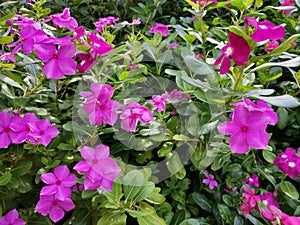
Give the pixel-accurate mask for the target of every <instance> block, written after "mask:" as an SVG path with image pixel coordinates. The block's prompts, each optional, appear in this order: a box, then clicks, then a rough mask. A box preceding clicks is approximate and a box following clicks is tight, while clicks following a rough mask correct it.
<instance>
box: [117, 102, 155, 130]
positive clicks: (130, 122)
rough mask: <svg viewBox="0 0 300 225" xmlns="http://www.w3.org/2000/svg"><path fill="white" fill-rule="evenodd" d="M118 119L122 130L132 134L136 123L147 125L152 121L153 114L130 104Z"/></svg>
mask: <svg viewBox="0 0 300 225" xmlns="http://www.w3.org/2000/svg"><path fill="white" fill-rule="evenodd" d="M120 119H121V128H122V129H124V130H127V131H131V132H134V131H135V130H136V126H137V123H138V121H141V122H142V123H143V124H148V123H149V122H150V121H151V120H152V119H153V114H152V112H151V111H150V110H149V109H148V108H147V107H146V106H142V105H140V104H139V103H136V102H130V103H128V106H127V107H126V109H124V111H123V112H122V114H121V116H120Z"/></svg>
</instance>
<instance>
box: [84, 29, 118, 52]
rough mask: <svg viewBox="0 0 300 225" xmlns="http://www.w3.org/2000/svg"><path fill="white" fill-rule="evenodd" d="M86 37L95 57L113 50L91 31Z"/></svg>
mask: <svg viewBox="0 0 300 225" xmlns="http://www.w3.org/2000/svg"><path fill="white" fill-rule="evenodd" d="M88 38H89V39H90V41H91V43H90V44H88V46H90V47H91V48H92V49H91V50H90V53H91V55H92V57H96V56H97V55H104V54H106V53H108V52H110V51H112V50H113V47H111V46H110V45H109V44H107V43H106V42H105V41H104V40H102V39H99V38H98V37H97V35H96V34H95V33H93V32H92V31H91V32H90V33H89V34H88Z"/></svg>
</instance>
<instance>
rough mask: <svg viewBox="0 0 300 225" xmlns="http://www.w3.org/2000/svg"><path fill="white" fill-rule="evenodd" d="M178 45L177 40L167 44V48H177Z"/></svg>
mask: <svg viewBox="0 0 300 225" xmlns="http://www.w3.org/2000/svg"><path fill="white" fill-rule="evenodd" d="M178 46H179V43H178V42H175V43H171V44H168V48H169V49H172V48H177V47H178Z"/></svg>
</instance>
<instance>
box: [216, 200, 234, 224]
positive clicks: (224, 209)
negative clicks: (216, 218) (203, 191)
mask: <svg viewBox="0 0 300 225" xmlns="http://www.w3.org/2000/svg"><path fill="white" fill-rule="evenodd" d="M218 208H219V212H220V215H221V217H222V218H223V219H224V220H225V221H226V223H227V224H230V218H231V211H230V209H229V208H228V206H226V205H224V204H220V205H218Z"/></svg>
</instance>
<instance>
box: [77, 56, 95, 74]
mask: <svg viewBox="0 0 300 225" xmlns="http://www.w3.org/2000/svg"><path fill="white" fill-rule="evenodd" d="M76 56H77V57H78V58H79V59H81V62H80V63H78V64H77V68H78V71H79V72H80V73H85V72H87V71H89V70H90V69H91V68H92V67H93V65H95V63H97V57H93V56H92V55H91V54H89V53H88V54H84V53H78V54H77V55H76Z"/></svg>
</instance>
